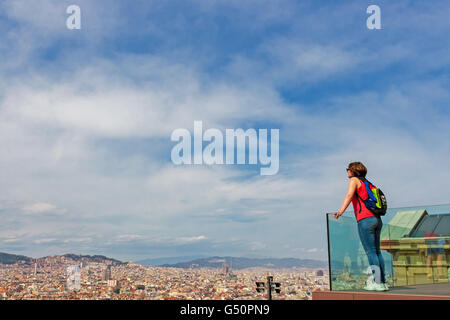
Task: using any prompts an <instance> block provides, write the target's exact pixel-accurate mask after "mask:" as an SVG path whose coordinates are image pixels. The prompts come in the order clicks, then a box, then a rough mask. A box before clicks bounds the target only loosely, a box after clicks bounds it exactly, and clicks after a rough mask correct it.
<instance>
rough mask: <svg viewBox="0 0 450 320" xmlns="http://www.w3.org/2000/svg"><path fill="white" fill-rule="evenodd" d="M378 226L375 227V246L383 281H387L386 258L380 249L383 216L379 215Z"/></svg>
mask: <svg viewBox="0 0 450 320" xmlns="http://www.w3.org/2000/svg"><path fill="white" fill-rule="evenodd" d="M377 219H378V226H377V228H376V229H375V246H376V252H377V256H378V262H379V265H380V277H381V283H385V282H386V276H385V273H384V272H385V269H384V259H383V255H382V254H381V249H380V235H381V228H382V227H383V222H382V221H381V218H380V217H378V218H377Z"/></svg>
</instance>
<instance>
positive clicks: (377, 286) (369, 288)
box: [364, 282, 387, 291]
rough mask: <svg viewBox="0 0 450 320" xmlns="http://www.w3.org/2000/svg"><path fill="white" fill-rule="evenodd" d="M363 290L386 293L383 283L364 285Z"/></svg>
mask: <svg viewBox="0 0 450 320" xmlns="http://www.w3.org/2000/svg"><path fill="white" fill-rule="evenodd" d="M364 290H367V291H386V290H387V289H386V287H385V286H384V284H383V283H375V282H371V283H368V284H366V286H365V287H364Z"/></svg>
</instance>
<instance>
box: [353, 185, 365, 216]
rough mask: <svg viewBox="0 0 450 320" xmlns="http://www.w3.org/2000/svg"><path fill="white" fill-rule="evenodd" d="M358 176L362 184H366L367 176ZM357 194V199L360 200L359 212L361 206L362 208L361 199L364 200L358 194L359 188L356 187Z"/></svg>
mask: <svg viewBox="0 0 450 320" xmlns="http://www.w3.org/2000/svg"><path fill="white" fill-rule="evenodd" d="M356 178H358V179H359V180H360V181H361V183H362V184H364V181H365V180H366V178H364V177H356ZM355 195H356V199H357V200H358V203H359V212H358V213H361V208H362V205H361V200H362V198H361V197H360V196H359V194H358V188H356V190H355Z"/></svg>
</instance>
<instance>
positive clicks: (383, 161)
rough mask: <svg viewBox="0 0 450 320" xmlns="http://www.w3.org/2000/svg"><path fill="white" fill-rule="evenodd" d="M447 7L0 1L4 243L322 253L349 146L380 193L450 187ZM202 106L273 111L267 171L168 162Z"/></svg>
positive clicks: (221, 118) (424, 196)
mask: <svg viewBox="0 0 450 320" xmlns="http://www.w3.org/2000/svg"><path fill="white" fill-rule="evenodd" d="M72 4H76V5H78V6H79V7H80V9H81V29H79V30H77V29H74V30H69V29H68V28H67V27H66V20H67V18H68V17H69V14H67V13H66V9H67V7H68V6H69V5H72ZM371 4H376V5H378V6H379V7H380V9H381V29H380V30H369V29H368V28H367V27H366V20H367V18H368V17H369V14H367V13H366V9H367V7H368V6H369V5H371ZM449 14H450V3H449V2H447V1H434V2H433V4H432V5H431V3H430V1H423V0H415V1H406V0H398V1H375V2H368V1H361V0H359V1H350V0H349V1H345V2H343V1H293V0H246V1H236V0H228V1H225V0H210V1H203V0H184V1H177V0H173V1H137V0H136V1H123V0H119V1H108V2H107V3H105V2H104V1H92V0H89V1H87V0H70V1H66V0H39V1H25V0H3V1H1V3H0V146H1V148H0V190H1V192H0V221H1V223H0V252H8V253H15V254H24V255H28V256H32V257H41V256H47V255H56V254H64V253H68V252H70V253H79V254H103V255H107V256H110V257H113V258H116V259H121V260H124V261H131V260H132V261H137V260H140V259H145V258H157V257H170V256H187V255H204V256H213V255H220V256H223V255H231V256H245V257H294V258H311V259H320V260H326V259H327V234H326V223H325V221H326V220H325V214H326V213H327V212H335V211H337V210H338V209H339V207H340V205H341V203H342V200H343V198H344V196H345V192H346V190H347V184H348V179H347V175H346V171H345V168H346V167H347V165H348V164H349V163H350V162H352V161H362V162H363V163H364V164H365V165H366V166H367V168H368V175H367V177H368V179H369V180H371V181H372V182H373V183H374V184H376V185H377V186H379V187H380V188H381V189H382V190H383V192H384V193H385V194H386V196H387V199H388V204H389V206H390V207H404V206H414V205H425V204H445V203H449V202H450V200H449V196H448V181H449V180H450V162H449V161H448V159H449V155H450V143H449V140H450V139H449V135H450V121H449V120H450V111H449V106H448V104H449V101H450V91H449V87H450V82H449V71H450V52H449V50H450V49H449V48H450V38H449V37H448V34H449V32H450V19H448V16H449ZM196 120H201V121H202V122H203V127H204V128H205V129H207V128H217V129H219V130H225V129H226V128H243V129H248V128H255V129H279V130H280V131H279V132H280V134H279V139H280V141H279V142H280V154H279V157H280V164H279V166H280V167H279V171H278V173H277V174H275V175H271V176H262V175H260V172H259V168H258V167H257V166H255V165H181V166H177V165H175V164H173V163H172V161H171V158H170V154H171V149H172V148H173V147H174V145H175V143H174V142H173V141H171V140H170V136H171V133H172V132H173V130H175V129H177V128H186V129H188V130H189V131H191V132H192V131H193V125H194V121H196ZM348 210H352V207H351V205H350V207H349V209H348Z"/></svg>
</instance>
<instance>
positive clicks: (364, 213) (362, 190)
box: [352, 180, 375, 221]
mask: <svg viewBox="0 0 450 320" xmlns="http://www.w3.org/2000/svg"><path fill="white" fill-rule="evenodd" d="M360 181H361V180H360ZM356 192H357V193H358V195H359V197H360V198H362V199H367V197H369V195H368V194H367V190H366V186H365V185H364V183H363V182H361V186H360V187H359V188H357V189H356ZM352 204H353V211H354V212H355V218H356V221H359V220H362V219H365V218H369V217H375V215H374V214H373V213H372V212H371V211H370V210H369V209H367V208H366V205H365V204H364V202H363V201H362V200H361V199H359V201H358V199H357V198H356V194H355V195H353V198H352ZM360 204H361V212H359V205H360Z"/></svg>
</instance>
